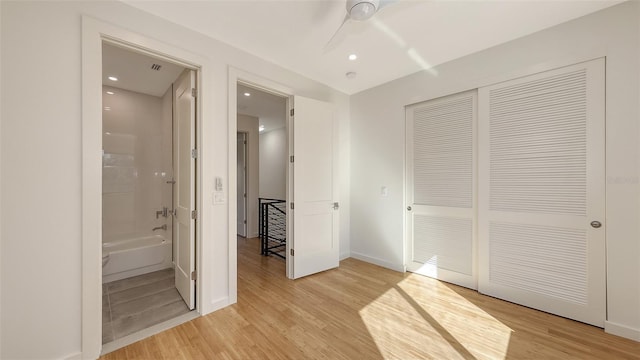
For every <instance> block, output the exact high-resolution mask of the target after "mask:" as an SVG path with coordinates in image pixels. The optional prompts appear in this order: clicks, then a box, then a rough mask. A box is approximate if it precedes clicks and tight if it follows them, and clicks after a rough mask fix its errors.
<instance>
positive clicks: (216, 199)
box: [213, 191, 225, 205]
mask: <svg viewBox="0 0 640 360" xmlns="http://www.w3.org/2000/svg"><path fill="white" fill-rule="evenodd" d="M224 203H225V198H224V192H222V191H214V192H213V205H220V204H224Z"/></svg>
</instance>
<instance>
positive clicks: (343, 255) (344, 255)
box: [340, 252, 351, 261]
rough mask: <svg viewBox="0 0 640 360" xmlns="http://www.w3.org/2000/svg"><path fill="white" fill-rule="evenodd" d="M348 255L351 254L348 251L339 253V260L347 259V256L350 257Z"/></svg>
mask: <svg viewBox="0 0 640 360" xmlns="http://www.w3.org/2000/svg"><path fill="white" fill-rule="evenodd" d="M350 257H351V254H350V253H348V252H347V253H343V254H340V261H342V260H344V259H348V258H350Z"/></svg>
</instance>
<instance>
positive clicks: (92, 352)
mask: <svg viewBox="0 0 640 360" xmlns="http://www.w3.org/2000/svg"><path fill="white" fill-rule="evenodd" d="M103 41H107V42H110V43H114V42H117V43H118V44H119V45H120V46H123V47H132V48H133V49H136V51H142V52H145V53H150V54H152V55H153V56H154V57H164V58H166V59H167V60H168V61H172V62H178V63H179V64H180V65H186V64H189V65H187V67H189V68H193V69H199V71H198V78H197V82H198V87H199V94H208V93H209V89H210V88H211V85H210V83H209V82H210V81H211V80H210V79H211V76H209V71H210V70H209V68H208V67H207V66H203V65H204V64H205V59H204V58H202V57H200V56H199V55H196V54H193V53H191V52H188V51H186V50H183V49H180V48H177V47H174V46H171V45H169V44H166V43H163V42H160V41H157V40H154V39H151V38H148V37H146V36H143V35H141V34H138V33H133V32H130V31H128V30H125V29H123V28H120V27H118V26H115V25H111V24H108V23H105V22H102V21H99V20H97V19H94V18H92V17H89V16H83V17H82V309H81V316H82V320H81V324H82V328H81V334H82V340H81V346H82V348H81V349H82V355H81V356H82V358H97V357H98V356H99V355H100V351H101V350H100V349H101V347H102V336H101V332H102V326H101V323H102V318H101V314H102V311H101V306H102V261H101V258H102V246H101V245H100V244H101V242H102V241H101V239H102V198H101V193H102V179H101V174H102V170H101V162H102V160H101V152H102V113H101V104H102V42H103ZM176 59H182V60H180V61H176ZM194 64H197V65H194ZM201 99H204V97H201ZM210 104H211V100H204V101H199V102H198V105H197V122H196V127H197V128H198V130H199V131H198V132H197V133H198V135H197V136H198V137H197V140H196V142H197V144H198V146H200V145H202V144H203V142H202V134H203V133H205V132H206V131H208V129H204V124H205V123H204V122H203V117H204V115H205V114H208V113H209V106H210ZM200 154H201V156H200V157H199V158H198V161H199V170H200V171H198V173H197V174H196V179H195V180H196V192H197V194H198V196H197V199H196V208H197V209H199V211H201V214H202V217H201V218H202V219H208V218H210V217H211V214H210V212H211V209H210V208H208V207H204V206H203V201H202V198H203V194H204V192H203V189H202V188H203V186H206V185H203V181H202V178H203V172H204V171H203V170H202V169H203V168H205V167H206V166H207V161H206V155H207V154H206V151H200ZM205 190H206V189H205ZM202 228H203V226H202V225H201V224H199V226H197V227H196V231H197V232H196V252H197V260H196V261H197V272H198V273H197V277H198V279H201V280H200V281H199V286H198V288H197V290H196V292H197V293H196V299H197V300H196V311H197V312H199V313H201V314H207V313H209V312H211V311H213V309H216V308H217V306H218V304H217V303H216V304H214V303H212V302H211V294H212V289H211V287H212V284H211V281H210V280H209V274H212V264H211V261H203V259H207V258H208V257H207V256H206V255H210V254H211V251H210V249H209V248H208V247H205V244H204V243H203V242H202V238H203V237H205V235H207V234H203V233H202V232H203V231H202ZM227 304H228V303H227Z"/></svg>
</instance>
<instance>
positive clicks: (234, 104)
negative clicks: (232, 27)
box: [228, 66, 294, 303]
mask: <svg viewBox="0 0 640 360" xmlns="http://www.w3.org/2000/svg"><path fill="white" fill-rule="evenodd" d="M228 81H229V85H228V93H229V97H228V98H229V122H228V124H229V126H228V128H229V139H232V138H234V137H235V134H236V133H237V132H238V99H237V95H236V94H237V93H238V83H240V84H243V85H246V86H250V87H252V88H255V89H258V90H260V91H264V92H267V93H269V94H272V95H276V96H280V97H283V98H285V100H286V109H287V115H286V116H287V121H286V122H285V127H286V133H287V152H288V155H289V156H290V155H291V154H292V153H293V141H291V140H292V139H293V123H292V118H291V116H289V114H291V109H292V108H293V90H292V89H291V88H289V87H287V86H285V85H282V84H280V83H277V82H275V81H273V80H269V79H266V78H263V77H261V76H259V75H255V74H252V73H250V72H246V71H244V70H241V69H238V68H235V67H233V66H229V80H228ZM228 145H229V159H230V160H231V159H237V157H238V154H237V152H236V145H235V144H233V143H232V142H231V141H229V144H228ZM228 164H229V169H228V173H229V199H230V201H229V206H230V209H229V227H230V228H235V227H236V226H237V214H238V209H237V204H236V201H235V200H236V197H237V196H238V189H237V185H236V184H237V183H236V181H237V178H236V177H237V170H236V166H237V165H236V164H235V163H233V162H232V161H229V162H228ZM285 186H286V199H285V201H286V202H287V203H289V201H290V200H291V199H293V171H291V163H290V162H289V163H288V166H287V173H286V185H285ZM286 237H287V247H286V252H287V254H289V253H290V249H291V245H292V243H293V240H294V239H293V212H292V211H287V216H286ZM237 246H238V238H237V235H236V234H232V232H229V295H230V297H233V301H231V302H232V303H234V302H236V301H237V296H238V251H237V249H238V248H237ZM286 275H287V278H289V279H293V261H290V258H289V257H288V256H287V259H286Z"/></svg>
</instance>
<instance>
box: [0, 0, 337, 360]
mask: <svg viewBox="0 0 640 360" xmlns="http://www.w3.org/2000/svg"><path fill="white" fill-rule="evenodd" d="M0 7H1V9H2V10H1V16H2V20H1V23H2V24H1V26H2V30H1V35H2V41H1V44H0V46H1V54H2V61H1V65H2V89H3V90H2V99H1V108H2V131H1V135H2V137H1V140H0V144H1V146H2V147H1V150H0V154H1V155H2V162H1V164H0V171H1V173H2V184H1V186H2V187H1V191H0V196H1V198H2V209H3V211H2V214H1V219H0V221H1V223H2V238H1V239H2V254H1V255H0V259H1V260H0V263H1V266H2V268H1V270H0V273H1V275H2V278H1V279H0V280H1V281H0V283H1V285H0V286H1V289H2V290H1V293H2V300H1V305H2V308H1V309H0V312H1V313H2V319H1V324H0V329H1V330H0V331H1V334H2V338H1V339H0V342H1V343H2V353H1V354H0V358H65V357H68V356H74V355H79V352H80V351H82V349H81V331H82V329H81V308H82V306H81V305H82V296H81V294H82V289H81V279H82V257H81V251H82V243H83V241H85V239H82V237H81V231H82V229H81V214H82V208H81V200H82V199H81V189H82V186H81V179H82V177H81V176H82V175H81V174H82V168H81V162H82V144H81V140H82V137H81V129H82V128H81V110H82V102H81V96H82V89H81V84H82V79H81V75H82V72H81V71H82V70H81V49H82V43H81V39H82V36H81V35H82V34H81V18H82V15H88V16H92V17H95V18H97V19H99V20H101V21H104V22H106V23H110V24H113V25H115V26H118V27H120V28H124V29H127V30H129V31H131V32H135V33H139V34H141V35H142V36H145V37H148V38H152V39H157V40H159V41H162V42H164V43H166V44H168V45H170V46H173V47H176V48H180V49H184V50H185V51H189V52H191V53H194V54H198V55H199V56H200V57H201V58H203V59H205V62H204V63H203V64H202V65H203V66H204V67H205V68H206V71H205V72H203V76H204V77H205V78H204V79H203V80H204V83H205V84H208V85H207V86H206V87H204V88H203V89H201V91H202V97H201V99H200V101H201V102H202V103H203V104H204V105H203V107H204V109H205V110H206V111H207V112H206V113H205V117H204V118H203V119H202V129H201V132H202V133H201V135H202V140H203V141H202V144H200V146H201V147H200V153H201V154H202V167H201V168H200V169H199V170H201V175H202V193H203V194H204V195H203V196H204V200H203V205H204V207H203V209H201V210H202V215H203V219H206V220H203V221H202V222H201V225H202V226H201V232H202V241H203V243H204V244H205V245H206V247H205V249H204V250H203V253H202V254H201V255H202V256H203V257H204V258H205V259H206V260H207V265H206V272H205V273H203V274H202V279H203V280H204V279H206V281H207V282H208V283H209V284H212V286H211V291H210V292H209V293H207V294H205V295H206V299H208V300H209V301H210V302H208V303H207V304H200V306H202V307H203V308H205V309H211V308H215V307H219V306H224V305H226V304H229V302H230V301H233V300H232V299H233V296H232V294H230V293H229V290H228V289H229V259H228V254H229V252H230V251H231V249H230V248H229V234H230V231H231V234H235V228H234V229H229V219H230V218H231V217H232V216H235V215H232V214H230V212H229V208H230V206H231V205H230V204H233V203H234V202H235V198H229V194H228V191H229V187H230V186H231V184H229V181H228V179H229V176H230V175H229V174H228V167H229V164H230V161H235V159H230V158H229V154H228V150H229V141H230V140H232V141H235V140H234V139H228V136H229V133H230V132H235V129H229V126H228V122H227V120H228V109H227V107H228V106H227V105H228V97H229V96H235V94H228V81H227V79H228V69H229V66H233V67H234V68H238V69H242V70H244V71H247V72H251V73H253V74H256V75H258V76H262V77H264V78H267V79H271V80H273V81H275V82H278V83H280V84H283V85H284V86H287V87H288V88H290V89H293V91H294V93H295V94H296V95H301V96H306V97H310V98H315V99H318V100H322V101H329V102H332V103H333V104H335V106H336V107H337V113H338V117H339V121H340V126H341V130H344V131H343V132H341V134H348V128H349V124H348V120H349V98H348V96H346V95H345V94H342V93H339V92H337V91H334V90H332V89H330V88H328V87H326V86H323V85H321V84H319V83H317V82H314V81H312V80H309V79H306V78H304V77H302V76H300V75H298V74H296V73H293V72H291V71H288V70H285V69H283V68H281V67H279V66H277V65H274V64H271V63H268V62H266V61H263V60H261V59H258V58H256V57H255V56H252V55H250V54H247V53H245V52H242V51H240V50H237V49H235V48H232V47H231V46H229V45H226V44H224V43H221V42H218V41H215V40H212V39H210V38H208V37H206V36H204V35H202V34H199V33H196V32H193V31H190V30H187V29H186V28H183V27H181V26H178V25H175V24H173V23H170V22H167V21H164V20H162V19H160V18H158V17H155V16H152V15H150V14H147V13H144V12H142V11H140V10H137V9H134V8H131V7H130V6H128V5H126V4H123V3H120V2H118V1H102V2H93V1H83V2H54V1H51V2H28V1H20V2H7V1H2V2H0ZM7 89H10V91H7ZM25 94H28V95H25ZM348 141H349V139H348V138H342V137H341V139H340V143H341V145H344V146H343V147H342V148H341V156H340V158H341V159H342V160H343V163H341V164H340V165H341V169H343V170H344V169H348V161H346V160H344V159H346V158H348V154H349V152H348V151H349V149H348ZM231 164H232V163H231ZM216 176H220V177H222V178H223V181H224V184H225V187H224V188H225V192H227V193H226V197H227V201H226V203H225V204H224V205H215V206H214V205H212V197H211V196H212V193H213V183H214V178H215V177H216ZM345 176H347V177H342V180H341V185H342V186H341V204H342V206H341V224H342V225H344V226H346V225H348V223H349V221H348V216H349V213H348V199H349V188H348V180H347V179H348V175H345ZM6 209H11V211H6ZM345 210H346V211H345ZM340 234H341V248H342V249H343V250H344V249H347V250H346V251H347V252H348V248H349V241H348V240H349V239H348V238H347V236H348V227H341V229H340ZM87 241H88V240H87ZM17 272H19V274H20V276H15V274H16V273H17ZM9 274H12V275H11V276H10V275H9ZM60 289H64V290H63V291H61V290H60ZM85 350H86V351H89V350H90V349H85ZM86 356H90V354H87V355H86Z"/></svg>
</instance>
